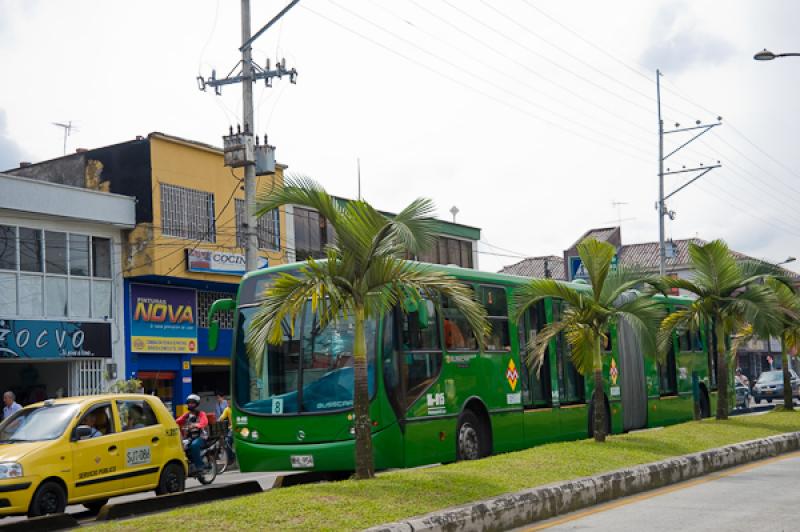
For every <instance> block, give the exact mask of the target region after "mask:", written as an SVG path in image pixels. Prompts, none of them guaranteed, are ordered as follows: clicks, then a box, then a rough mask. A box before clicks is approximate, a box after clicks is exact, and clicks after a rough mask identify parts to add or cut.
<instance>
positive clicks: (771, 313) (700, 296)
mask: <svg viewBox="0 0 800 532" xmlns="http://www.w3.org/2000/svg"><path fill="white" fill-rule="evenodd" d="M689 260H690V263H691V265H692V268H693V269H694V277H693V278H692V279H691V280H689V279H678V278H671V277H664V278H661V279H659V280H658V281H657V282H655V283H654V286H656V287H657V288H658V289H659V290H661V291H666V290H668V289H670V288H679V289H682V290H686V291H687V292H690V293H692V294H694V295H695V296H696V298H697V299H695V300H694V301H693V302H692V303H691V304H690V305H689V306H688V307H687V308H685V309H679V310H676V311H675V312H673V313H671V314H670V315H669V316H667V317H666V318H665V319H664V321H663V322H662V324H661V327H660V329H659V333H658V344H659V350H660V351H666V349H667V348H668V345H669V344H670V342H671V341H672V334H673V333H674V332H675V331H676V330H687V329H689V330H692V331H697V330H698V329H699V328H700V324H701V323H708V324H710V325H711V326H712V328H713V332H714V334H713V337H714V338H715V339H716V344H715V347H716V350H717V388H718V393H717V415H716V417H717V419H728V383H729V380H728V377H729V370H728V361H729V359H730V351H727V350H726V345H727V341H726V340H727V338H728V337H729V336H730V335H732V334H734V333H737V332H739V331H741V330H742V329H743V327H745V326H746V325H747V324H750V325H752V327H753V329H754V330H755V331H765V330H771V329H773V328H774V327H775V326H776V324H778V323H779V321H780V314H779V312H778V308H777V299H776V296H775V292H774V291H773V290H772V289H770V288H769V286H768V285H766V284H764V281H765V280H766V279H769V278H770V277H775V278H776V279H783V278H782V276H781V275H780V270H779V269H778V268H777V267H775V266H773V265H771V264H767V263H764V262H760V261H755V260H744V261H737V260H736V259H735V258H734V257H733V255H732V254H731V252H730V249H729V248H728V245H727V244H726V243H725V242H723V241H722V240H714V241H713V242H708V243H707V244H704V245H699V244H695V243H690V244H689ZM776 276H777V277H776ZM781 282H783V281H781Z"/></svg>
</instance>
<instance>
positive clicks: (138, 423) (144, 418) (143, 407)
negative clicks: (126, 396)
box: [117, 400, 158, 431]
mask: <svg viewBox="0 0 800 532" xmlns="http://www.w3.org/2000/svg"><path fill="white" fill-rule="evenodd" d="M117 410H118V411H119V422H120V425H121V428H122V430H123V431H126V430H136V429H143V428H146V427H152V426H153V425H158V418H156V415H155V412H153V409H152V408H151V407H150V404H149V403H148V402H147V401H145V400H140V401H117Z"/></svg>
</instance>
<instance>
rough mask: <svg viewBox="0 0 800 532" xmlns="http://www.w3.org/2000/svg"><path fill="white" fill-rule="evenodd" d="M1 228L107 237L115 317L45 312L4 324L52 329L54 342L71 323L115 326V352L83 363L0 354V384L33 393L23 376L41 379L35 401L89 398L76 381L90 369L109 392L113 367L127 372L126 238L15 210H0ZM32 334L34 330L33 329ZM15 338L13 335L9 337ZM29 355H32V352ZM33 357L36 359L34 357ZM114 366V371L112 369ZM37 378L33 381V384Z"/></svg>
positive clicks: (5, 318)
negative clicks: (57, 333) (123, 253)
mask: <svg viewBox="0 0 800 532" xmlns="http://www.w3.org/2000/svg"><path fill="white" fill-rule="evenodd" d="M0 225H7V226H19V227H27V228H32V229H43V230H45V231H57V232H69V233H76V234H82V235H90V236H95V237H102V238H108V239H110V240H111V279H112V282H111V290H112V293H111V304H112V315H111V316H109V317H108V318H101V317H97V318H77V317H69V316H60V317H56V316H46V315H45V314H44V313H42V314H39V315H20V314H18V313H12V312H2V311H0V322H3V323H4V324H5V325H6V326H7V328H12V329H13V328H15V327H16V328H17V329H19V326H18V324H20V323H23V321H22V320H24V323H26V324H38V325H37V326H39V325H41V326H45V324H47V326H46V328H47V329H48V336H47V337H46V340H47V341H48V342H50V343H53V342H55V341H57V340H55V339H54V336H55V335H54V334H53V333H54V330H55V329H56V328H62V329H63V328H69V327H70V326H71V325H72V324H79V323H98V324H108V325H109V327H110V336H111V348H110V349H111V350H110V352H102V353H98V355H99V357H97V358H94V359H84V358H79V357H76V358H47V359H38V358H26V357H24V356H23V357H13V356H11V355H10V354H9V353H6V352H4V353H0V374H3V377H2V378H0V384H3V385H4V386H8V387H10V389H13V390H15V391H18V392H19V391H22V389H23V388H31V387H32V386H33V383H30V382H23V381H22V380H20V377H19V376H20V375H35V376H36V379H37V383H36V386H35V387H36V389H37V392H36V394H32V395H31V398H36V399H40V398H43V397H42V396H43V395H44V396H46V397H55V396H56V395H57V394H58V393H64V394H67V395H73V394H76V393H85V391H86V389H87V388H86V384H85V382H84V383H83V384H82V383H81V382H79V381H78V379H77V378H74V377H75V376H76V375H77V372H78V370H79V367H84V368H85V367H87V365H91V366H92V367H94V368H95V369H96V370H97V371H96V375H95V377H96V378H95V379H94V380H93V381H92V383H93V389H94V390H95V391H105V390H107V389H108V388H109V387H110V386H111V385H112V384H113V382H114V380H115V378H114V375H112V374H111V373H110V371H109V370H110V369H111V368H112V367H115V368H116V374H117V375H116V376H117V377H119V378H123V374H124V368H125V358H126V357H125V333H124V325H123V324H124V315H125V309H124V306H123V281H122V266H121V263H122V259H121V254H120V251H121V249H122V247H123V234H122V231H121V230H120V229H118V228H115V227H113V226H111V225H109V224H99V223H87V222H81V221H70V220H66V219H64V218H57V217H54V216H46V215H42V214H37V213H19V212H15V211H10V210H0ZM31 330H33V329H31ZM10 334H13V332H12V333H10ZM7 340H8V336H6V338H5V339H4V340H3V341H2V342H0V347H2V346H3V345H8V344H7V343H5V342H6V341H7ZM34 345H35V341H34V340H33V339H31V340H30V341H29V342H28V343H27V347H28V348H29V349H32V348H33V347H34ZM29 355H30V353H29ZM31 356H32V355H31ZM112 365H113V366H112ZM32 378H33V377H31V379H32Z"/></svg>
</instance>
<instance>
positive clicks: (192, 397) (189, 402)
mask: <svg viewBox="0 0 800 532" xmlns="http://www.w3.org/2000/svg"><path fill="white" fill-rule="evenodd" d="M192 403H194V406H192ZM186 406H188V407H189V410H194V409H195V408H197V407H198V406H200V396H199V395H197V394H196V393H190V394H189V395H188V396H186Z"/></svg>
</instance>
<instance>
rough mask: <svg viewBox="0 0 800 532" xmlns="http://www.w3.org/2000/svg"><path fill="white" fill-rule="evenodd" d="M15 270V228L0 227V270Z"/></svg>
mask: <svg viewBox="0 0 800 532" xmlns="http://www.w3.org/2000/svg"><path fill="white" fill-rule="evenodd" d="M16 269H17V228H16V227H11V226H9V225H0V270H16Z"/></svg>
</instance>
